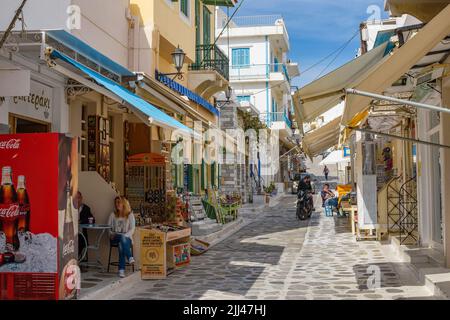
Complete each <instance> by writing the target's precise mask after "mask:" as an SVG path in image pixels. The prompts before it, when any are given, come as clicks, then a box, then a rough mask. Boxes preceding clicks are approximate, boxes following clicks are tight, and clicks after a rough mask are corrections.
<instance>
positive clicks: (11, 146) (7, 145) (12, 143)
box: [0, 139, 20, 150]
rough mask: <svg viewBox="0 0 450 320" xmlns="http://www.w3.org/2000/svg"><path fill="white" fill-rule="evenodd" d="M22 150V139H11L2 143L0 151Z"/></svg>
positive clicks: (0, 143)
mask: <svg viewBox="0 0 450 320" xmlns="http://www.w3.org/2000/svg"><path fill="white" fill-rule="evenodd" d="M19 148H20V139H10V140H8V141H0V149H6V150H17V149H19Z"/></svg>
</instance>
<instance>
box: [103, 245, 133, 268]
mask: <svg viewBox="0 0 450 320" xmlns="http://www.w3.org/2000/svg"><path fill="white" fill-rule="evenodd" d="M112 248H117V251H119V244H114V243H113V242H112V241H110V242H109V257H108V271H107V272H108V273H109V267H110V266H115V267H117V268H119V261H113V262H111V252H112ZM131 256H133V257H134V252H133V245H131ZM130 266H131V270H133V272H134V264H129V263H128V262H126V263H125V267H130Z"/></svg>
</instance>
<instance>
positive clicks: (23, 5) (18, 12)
mask: <svg viewBox="0 0 450 320" xmlns="http://www.w3.org/2000/svg"><path fill="white" fill-rule="evenodd" d="M27 1H28V0H23V1H22V4H21V5H20V7H19V8H18V9H17V11H16V14H15V15H14V18H13V19H12V21H11V23H10V24H9V27H8V29H6V31H5V33H4V34H3V37H2V39H1V40H0V49H1V48H2V47H3V44H4V43H5V42H6V40H8V37H9V35H10V33H11V31H12V30H13V29H14V26H15V25H16V21H17V19H19V17H20V15H21V14H22V10H23V7H25V4H26V3H27Z"/></svg>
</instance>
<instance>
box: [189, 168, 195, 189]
mask: <svg viewBox="0 0 450 320" xmlns="http://www.w3.org/2000/svg"><path fill="white" fill-rule="evenodd" d="M188 190H189V192H194V167H193V166H192V164H189V165H188Z"/></svg>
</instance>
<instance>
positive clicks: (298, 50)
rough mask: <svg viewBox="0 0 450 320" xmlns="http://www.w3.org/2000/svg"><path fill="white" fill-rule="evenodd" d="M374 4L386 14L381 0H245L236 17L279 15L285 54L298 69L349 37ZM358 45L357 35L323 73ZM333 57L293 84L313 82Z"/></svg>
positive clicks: (342, 61) (343, 59)
mask: <svg viewBox="0 0 450 320" xmlns="http://www.w3.org/2000/svg"><path fill="white" fill-rule="evenodd" d="M241 1H242V0H241ZM374 5H375V6H377V7H378V8H379V9H380V11H379V12H381V17H382V18H384V17H387V13H386V12H384V0H345V1H342V0H245V2H244V4H243V5H242V7H241V9H240V10H239V12H238V13H237V14H236V16H249V15H270V14H281V15H282V16H283V18H284V20H285V23H286V26H287V29H288V33H289V37H290V41H291V52H290V54H289V57H290V59H291V60H292V61H295V62H299V64H300V71H301V72H302V71H303V70H306V69H307V68H308V67H310V66H312V65H314V64H315V63H316V62H318V61H320V60H321V59H322V58H324V57H326V56H328V55H329V54H330V53H331V52H333V51H335V50H336V49H338V48H339V47H341V46H342V45H343V44H344V43H346V42H347V41H348V40H349V39H351V38H352V36H353V35H354V34H355V33H356V32H357V31H358V29H359V24H360V23H361V22H362V21H365V20H368V19H369V18H370V17H371V16H372V14H373V13H374V11H373V10H371V12H369V13H368V12H367V11H368V9H371V8H373V7H371V6H374ZM231 12H233V11H231V10H230V14H231ZM358 47H359V35H358V36H356V37H355V38H354V40H353V41H352V42H351V43H350V44H349V45H348V46H347V47H346V49H345V50H344V51H343V52H342V53H341V54H340V55H339V57H338V58H337V59H336V61H335V62H334V63H333V64H332V65H330V67H329V68H328V69H327V70H326V71H325V72H324V73H325V74H326V73H327V72H329V71H332V70H334V69H335V68H337V67H339V66H341V65H343V64H344V63H346V62H347V61H349V60H351V59H353V58H354V57H355V55H356V52H357V49H358ZM334 57H335V55H334V56H332V57H331V58H329V59H328V60H326V61H324V62H323V63H322V64H320V65H318V66H317V67H315V68H314V69H312V70H310V71H308V72H306V73H304V74H303V75H302V76H300V77H298V78H297V79H295V80H294V84H295V85H299V86H303V85H305V84H307V83H309V82H311V81H313V80H314V79H315V78H316V77H317V76H318V75H319V74H320V73H321V72H322V71H323V69H324V68H325V67H326V66H327V65H328V64H329V63H330V62H331V61H332V60H333V58H334Z"/></svg>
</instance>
